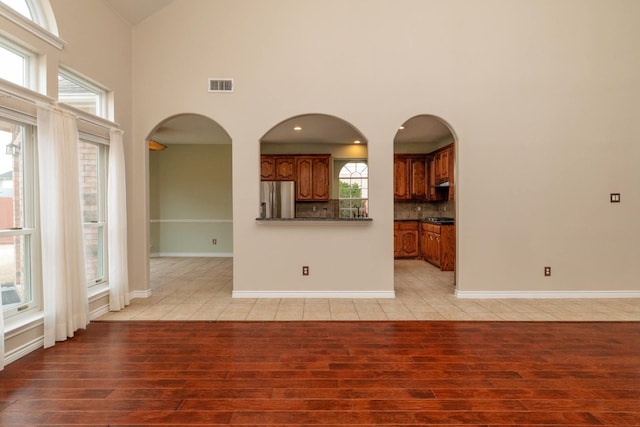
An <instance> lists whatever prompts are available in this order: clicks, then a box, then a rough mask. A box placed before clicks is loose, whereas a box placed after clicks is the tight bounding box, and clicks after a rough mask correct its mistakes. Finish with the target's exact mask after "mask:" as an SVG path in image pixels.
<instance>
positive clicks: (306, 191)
mask: <svg viewBox="0 0 640 427" xmlns="http://www.w3.org/2000/svg"><path fill="white" fill-rule="evenodd" d="M296 200H313V160H312V159H311V158H309V157H297V158H296Z"/></svg>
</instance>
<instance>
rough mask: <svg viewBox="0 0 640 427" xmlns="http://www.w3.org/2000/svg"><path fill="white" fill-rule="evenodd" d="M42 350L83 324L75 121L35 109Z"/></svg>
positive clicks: (47, 108) (84, 293)
mask: <svg viewBox="0 0 640 427" xmlns="http://www.w3.org/2000/svg"><path fill="white" fill-rule="evenodd" d="M37 133H38V159H39V161H38V172H39V173H38V174H39V183H40V191H39V194H40V229H41V242H42V285H43V304H44V347H45V348H47V347H51V346H53V345H54V344H55V341H64V340H66V339H67V338H68V337H72V336H73V334H74V332H75V331H76V330H78V329H81V328H85V327H86V325H87V324H88V323H89V320H88V319H89V302H88V296H87V279H86V272H85V257H84V244H83V230H82V210H81V204H80V178H79V159H78V145H79V138H78V126H77V117H76V116H75V115H72V114H70V113H69V112H65V111H63V110H62V109H60V108H57V107H52V106H50V105H44V104H39V105H38V130H37Z"/></svg>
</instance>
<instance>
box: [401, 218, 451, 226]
mask: <svg viewBox="0 0 640 427" xmlns="http://www.w3.org/2000/svg"><path fill="white" fill-rule="evenodd" d="M394 221H395V222H404V221H417V222H427V223H429V224H438V225H453V224H455V219H454V218H449V217H429V218H420V219H418V218H416V219H407V218H402V219H394Z"/></svg>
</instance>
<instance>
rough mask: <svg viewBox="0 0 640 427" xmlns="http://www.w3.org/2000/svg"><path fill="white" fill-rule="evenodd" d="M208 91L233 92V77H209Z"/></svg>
mask: <svg viewBox="0 0 640 427" xmlns="http://www.w3.org/2000/svg"><path fill="white" fill-rule="evenodd" d="M209 92H233V79H209Z"/></svg>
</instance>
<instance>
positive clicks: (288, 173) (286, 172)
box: [275, 157, 295, 181]
mask: <svg viewBox="0 0 640 427" xmlns="http://www.w3.org/2000/svg"><path fill="white" fill-rule="evenodd" d="M275 175H276V181H293V180H295V167H294V160H293V157H276V159H275Z"/></svg>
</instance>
